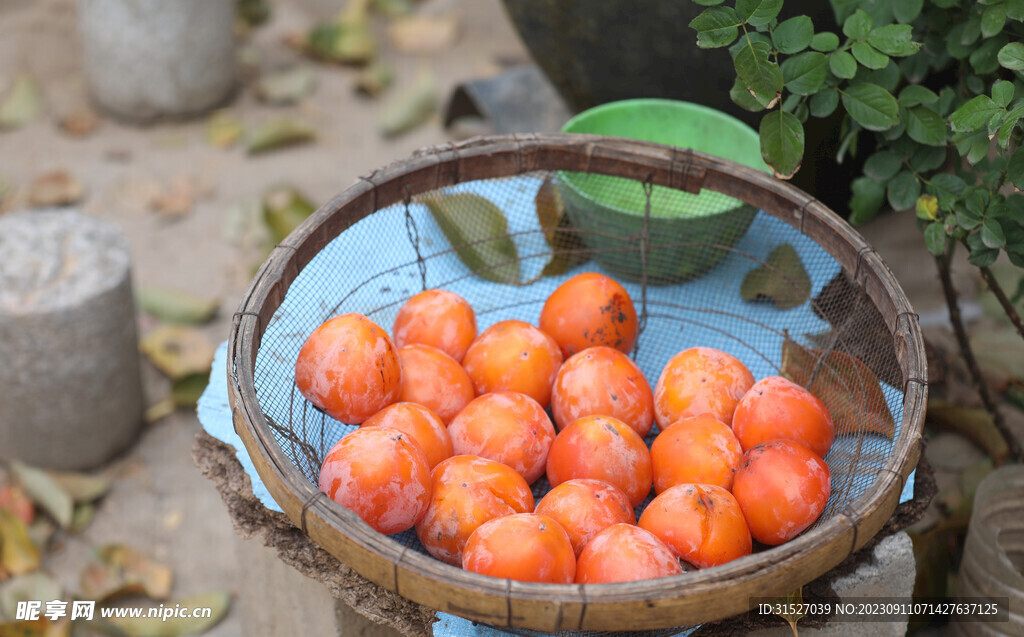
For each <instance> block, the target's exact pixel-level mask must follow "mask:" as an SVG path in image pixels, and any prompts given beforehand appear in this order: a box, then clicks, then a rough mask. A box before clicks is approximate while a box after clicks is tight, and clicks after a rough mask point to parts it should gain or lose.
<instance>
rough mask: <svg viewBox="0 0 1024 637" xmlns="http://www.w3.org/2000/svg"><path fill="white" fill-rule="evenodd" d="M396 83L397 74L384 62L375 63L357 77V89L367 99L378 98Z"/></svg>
mask: <svg viewBox="0 0 1024 637" xmlns="http://www.w3.org/2000/svg"><path fill="white" fill-rule="evenodd" d="M394 81H395V72H394V71H392V70H391V67H390V66H388V65H387V64H385V63H383V62H374V63H373V64H371V65H369V66H367V67H366V68H364V69H363V70H362V71H360V72H359V74H358V75H356V80H355V85H354V86H355V89H356V91H358V92H359V93H362V94H363V95H366V96H367V97H377V96H378V95H380V94H381V93H383V92H384V91H385V90H387V88H388V87H389V86H391V84H392V83H393V82H394Z"/></svg>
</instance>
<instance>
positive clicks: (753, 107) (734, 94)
mask: <svg viewBox="0 0 1024 637" xmlns="http://www.w3.org/2000/svg"><path fill="white" fill-rule="evenodd" d="M729 98H730V99H732V102H733V104H735V105H737V106H739V107H740V108H742V109H744V110H747V111H750V112H752V113H757V112H760V111H763V110H764V106H763V105H762V104H761V103H760V102H758V101H757V100H756V99H754V96H753V95H751V94H750V91H748V90H747V87H746V86H744V85H743V81H742V80H740V78H736V81H735V82H733V84H732V88H731V89H729Z"/></svg>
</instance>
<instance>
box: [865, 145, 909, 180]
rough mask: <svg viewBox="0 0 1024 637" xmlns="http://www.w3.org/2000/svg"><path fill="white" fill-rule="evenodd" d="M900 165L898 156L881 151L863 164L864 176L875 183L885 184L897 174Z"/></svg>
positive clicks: (887, 151) (889, 151)
mask: <svg viewBox="0 0 1024 637" xmlns="http://www.w3.org/2000/svg"><path fill="white" fill-rule="evenodd" d="M902 164H903V162H902V161H900V158H899V155H897V154H896V153H894V152H892V151H891V150H881V151H878V152H877V153H875V154H873V155H871V156H870V157H868V159H867V161H865V162H864V174H865V175H867V176H868V177H871V178H872V179H874V180H875V181H879V182H886V181H889V180H890V179H892V178H893V177H894V176H895V175H896V173H898V172H899V170H900V166H901V165H902Z"/></svg>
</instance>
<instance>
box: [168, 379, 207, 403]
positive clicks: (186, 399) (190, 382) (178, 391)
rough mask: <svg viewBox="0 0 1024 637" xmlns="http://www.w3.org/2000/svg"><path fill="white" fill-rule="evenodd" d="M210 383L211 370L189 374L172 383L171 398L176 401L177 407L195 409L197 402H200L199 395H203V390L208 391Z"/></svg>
mask: <svg viewBox="0 0 1024 637" xmlns="http://www.w3.org/2000/svg"><path fill="white" fill-rule="evenodd" d="M209 384H210V371H209V370H207V371H205V372H201V373H197V374H189V375H188V376H185V377H184V378H179V379H177V380H175V381H174V382H173V383H171V395H170V398H171V400H172V401H173V402H174V406H175V407H180V408H184V409H195V406H196V403H198V402H199V397H200V396H202V395H203V392H204V391H206V386H207V385H209Z"/></svg>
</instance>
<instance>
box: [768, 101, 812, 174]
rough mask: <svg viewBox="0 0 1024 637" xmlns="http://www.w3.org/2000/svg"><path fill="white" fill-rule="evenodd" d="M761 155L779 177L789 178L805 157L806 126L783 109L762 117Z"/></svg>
mask: <svg viewBox="0 0 1024 637" xmlns="http://www.w3.org/2000/svg"><path fill="white" fill-rule="evenodd" d="M759 132H760V136H761V157H762V158H763V159H764V161H765V163H766V164H768V165H769V166H771V169H772V172H773V173H775V176H776V177H778V178H779V179H789V178H790V177H792V176H793V175H794V174H796V171H797V170H799V169H800V162H801V161H803V157H804V127H803V126H802V125H801V124H800V120H799V119H797V117H796V116H795V115H793V114H792V113H787V112H785V111H783V110H782V109H779V110H777V111H773V112H771V113H768V114H767V115H765V116H764V117H762V118H761V126H760V131H759Z"/></svg>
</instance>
